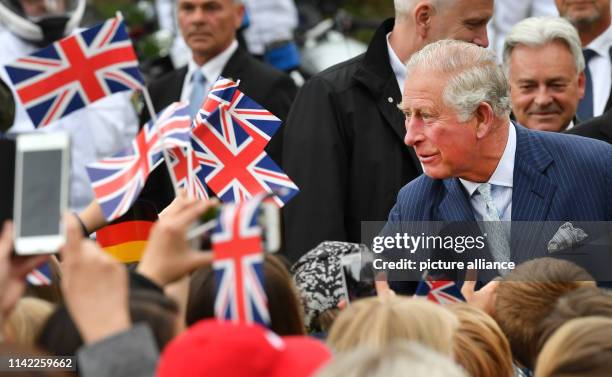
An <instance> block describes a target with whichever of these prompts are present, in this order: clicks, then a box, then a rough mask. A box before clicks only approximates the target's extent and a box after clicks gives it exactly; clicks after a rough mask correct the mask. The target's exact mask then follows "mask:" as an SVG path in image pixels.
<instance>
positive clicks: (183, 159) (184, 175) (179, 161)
mask: <svg viewBox="0 0 612 377" xmlns="http://www.w3.org/2000/svg"><path fill="white" fill-rule="evenodd" d="M188 153H191V172H190V171H189V170H187V167H188V166H189V155H188ZM168 156H169V157H170V166H172V171H173V172H174V176H175V177H176V181H177V184H178V187H179V188H182V189H185V190H187V192H188V194H189V197H190V198H198V199H208V198H209V195H208V189H207V188H206V184H205V183H204V182H205V181H206V177H204V171H203V170H202V166H201V165H200V160H199V159H198V156H197V155H196V154H195V153H194V151H193V149H192V148H191V146H189V147H187V148H184V147H176V148H172V149H170V150H168ZM190 174H191V175H190Z"/></svg>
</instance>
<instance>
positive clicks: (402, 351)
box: [316, 340, 466, 377]
mask: <svg viewBox="0 0 612 377" xmlns="http://www.w3.org/2000/svg"><path fill="white" fill-rule="evenodd" d="M407 371H410V376H413V377H466V374H465V372H464V371H463V369H462V368H461V367H459V366H458V365H457V364H455V362H453V360H451V359H450V358H446V357H444V356H442V355H440V354H438V353H436V352H434V351H432V350H431V349H429V348H426V347H424V346H422V345H421V344H419V343H416V342H409V341H406V340H399V341H396V342H394V343H391V344H390V345H389V346H387V347H383V348H370V347H368V346H363V347H359V348H355V349H354V350H351V351H346V352H342V353H339V354H337V355H336V357H334V359H333V360H332V361H331V362H330V363H329V364H327V365H326V366H325V367H323V369H321V370H320V371H319V373H317V374H316V377H403V376H406V372H407Z"/></svg>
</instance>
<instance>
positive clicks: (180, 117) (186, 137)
mask: <svg viewBox="0 0 612 377" xmlns="http://www.w3.org/2000/svg"><path fill="white" fill-rule="evenodd" d="M157 127H158V128H159V132H161V134H162V139H163V146H164V148H166V149H170V148H174V147H189V148H190V147H191V114H189V102H186V101H185V102H174V103H172V104H170V106H168V107H166V108H165V109H164V110H162V112H161V113H160V114H159V115H158V118H157Z"/></svg>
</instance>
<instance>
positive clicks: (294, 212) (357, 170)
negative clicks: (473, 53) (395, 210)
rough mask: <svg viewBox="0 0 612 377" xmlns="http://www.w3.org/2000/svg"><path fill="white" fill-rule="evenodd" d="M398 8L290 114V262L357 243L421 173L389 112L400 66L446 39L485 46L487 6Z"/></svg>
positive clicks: (455, 1) (448, 0) (409, 1)
mask: <svg viewBox="0 0 612 377" xmlns="http://www.w3.org/2000/svg"><path fill="white" fill-rule="evenodd" d="M395 9H396V18H395V20H393V19H389V20H386V21H385V22H384V23H383V24H382V25H381V26H380V27H379V29H378V30H377V31H376V33H375V35H374V37H373V39H372V41H371V43H370V45H369V47H368V50H367V51H366V53H365V54H364V55H361V56H359V57H356V58H354V59H351V60H349V61H346V62H343V63H340V64H339V65H336V66H334V67H331V68H329V69H327V70H326V71H324V72H321V73H320V74H318V75H315V76H314V77H313V78H311V79H310V80H309V81H308V82H307V83H306V84H305V85H304V87H303V88H302V89H301V91H300V93H299V94H298V97H296V100H295V102H294V104H293V106H292V109H291V112H290V114H289V118H288V120H287V126H286V129H285V140H284V143H285V144H284V149H283V168H284V170H285V171H286V172H287V174H288V175H289V176H291V177H292V178H293V180H294V181H295V183H296V184H297V185H298V186H299V187H300V195H298V196H296V197H295V199H294V200H293V201H292V202H291V203H289V205H288V206H286V208H285V212H284V213H285V240H286V242H287V251H288V256H289V258H290V259H292V260H296V259H297V258H299V257H300V256H301V255H302V254H303V253H304V252H306V251H307V250H308V249H310V248H312V247H314V246H316V245H317V244H318V243H320V242H321V241H324V240H337V241H349V242H360V238H361V236H360V233H361V222H362V221H367V220H383V219H385V218H386V215H387V213H388V211H389V209H390V208H391V206H392V205H393V200H394V197H395V193H396V192H397V190H398V189H399V188H400V187H401V186H402V185H403V184H404V183H405V182H407V181H410V180H411V179H414V178H416V177H417V176H418V175H419V174H420V170H421V166H420V164H419V162H418V160H417V158H416V156H415V155H414V150H412V149H411V148H406V146H405V145H404V144H403V142H402V140H403V138H404V134H405V130H404V128H403V119H402V116H401V113H399V112H398V111H397V107H396V105H397V103H399V100H400V98H401V93H402V90H403V87H404V85H403V82H404V77H405V66H404V62H406V61H407V60H408V59H409V58H410V56H411V55H412V54H414V53H415V52H416V51H418V50H420V49H421V48H423V46H425V45H427V44H428V43H431V42H434V41H437V40H440V39H443V38H450V39H458V40H463V41H466V42H471V43H474V44H477V45H481V46H485V47H486V46H487V45H488V43H489V42H488V38H487V31H486V25H487V22H488V21H489V19H490V18H491V15H492V13H493V1H492V0H471V1H467V0H396V1H395Z"/></svg>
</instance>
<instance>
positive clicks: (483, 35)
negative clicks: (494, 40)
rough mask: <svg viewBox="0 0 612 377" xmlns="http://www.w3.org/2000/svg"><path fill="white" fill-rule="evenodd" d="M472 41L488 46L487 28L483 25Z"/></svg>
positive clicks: (481, 45)
mask: <svg viewBox="0 0 612 377" xmlns="http://www.w3.org/2000/svg"><path fill="white" fill-rule="evenodd" d="M472 42H473V43H474V44H477V45H478V46H480V47H484V48H487V47H489V36H488V35H487V28H486V27H483V28H482V29H481V31H480V32H479V33H478V34H477V35H476V37H475V38H474V39H473V40H472Z"/></svg>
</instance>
